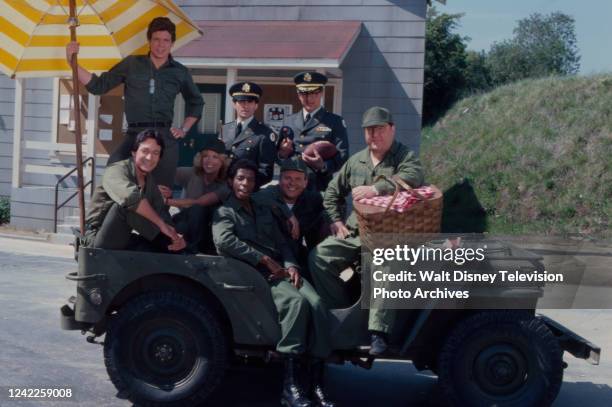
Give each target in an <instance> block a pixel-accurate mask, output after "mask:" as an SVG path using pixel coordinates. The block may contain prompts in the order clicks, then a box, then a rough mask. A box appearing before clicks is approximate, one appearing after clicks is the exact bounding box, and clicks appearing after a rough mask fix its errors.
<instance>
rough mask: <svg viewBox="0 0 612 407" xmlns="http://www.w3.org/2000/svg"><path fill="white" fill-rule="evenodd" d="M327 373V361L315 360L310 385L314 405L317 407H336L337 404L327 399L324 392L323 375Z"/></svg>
mask: <svg viewBox="0 0 612 407" xmlns="http://www.w3.org/2000/svg"><path fill="white" fill-rule="evenodd" d="M324 372H325V361H324V360H322V359H314V360H313V361H312V364H311V365H310V375H311V376H310V380H311V382H310V384H311V386H312V390H311V396H310V398H311V400H312V404H313V405H314V406H317V407H335V404H334V403H333V402H332V401H330V400H329V398H327V395H326V394H325V392H324V390H323V375H324Z"/></svg>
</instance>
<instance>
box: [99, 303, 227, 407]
mask: <svg viewBox="0 0 612 407" xmlns="http://www.w3.org/2000/svg"><path fill="white" fill-rule="evenodd" d="M227 353H228V350H227V340H226V338H225V336H224V334H223V331H222V329H221V327H220V325H219V322H218V320H217V318H215V315H214V313H213V312H211V310H210V309H209V307H207V306H206V304H204V303H202V302H200V301H197V300H195V299H193V298H191V297H188V296H184V295H181V294H178V293H173V292H153V293H148V294H143V295H141V296H138V297H136V298H134V299H133V300H131V301H129V302H128V303H127V304H126V305H125V306H123V307H122V308H121V309H119V310H118V312H117V313H116V314H115V315H112V316H111V319H110V324H109V327H108V330H107V332H106V337H105V340H104V361H105V364H106V370H107V372H108V375H109V376H110V379H111V381H112V382H113V384H114V385H115V387H116V388H117V390H118V391H119V396H120V397H125V398H128V399H129V400H130V401H132V402H134V403H135V404H137V405H141V406H174V405H177V406H178V405H181V406H184V405H195V404H198V403H201V402H202V401H203V400H204V399H206V398H207V397H208V396H209V395H210V393H211V392H212V391H213V390H214V389H215V387H216V386H217V385H218V384H219V383H220V381H221V378H222V377H223V373H224V371H225V367H226V364H227Z"/></svg>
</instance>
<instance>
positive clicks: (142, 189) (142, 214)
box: [83, 130, 185, 251]
mask: <svg viewBox="0 0 612 407" xmlns="http://www.w3.org/2000/svg"><path fill="white" fill-rule="evenodd" d="M163 153H164V140H163V138H162V137H161V135H159V133H157V132H156V131H155V130H144V131H142V132H140V133H139V134H138V135H137V136H136V141H135V143H134V146H133V149H132V157H131V158H128V159H127V160H122V161H118V162H116V163H114V164H111V165H109V166H108V167H107V168H106V170H105V171H104V176H103V177H102V184H101V185H98V187H96V190H95V192H94V195H93V198H92V202H91V205H90V207H89V212H88V214H87V218H86V221H85V222H86V231H85V233H84V239H83V240H84V244H85V245H86V246H88V247H94V248H99V249H111V250H121V249H128V248H140V247H142V243H144V242H143V241H142V240H143V239H144V240H145V241H147V242H149V244H147V246H152V247H153V249H154V250H159V251H179V250H182V249H184V248H185V240H184V239H183V237H182V236H181V235H179V234H177V233H176V231H175V230H174V228H173V227H172V226H171V224H170V220H169V215H168V212H167V211H166V210H164V206H165V205H164V198H163V197H162V195H161V192H160V191H159V189H158V187H157V185H156V183H155V180H154V178H153V176H152V175H151V172H152V171H153V170H154V169H155V167H156V166H157V163H158V162H159V160H160V158H161V157H162V156H163ZM132 230H136V231H137V232H138V235H135V234H133V233H132Z"/></svg>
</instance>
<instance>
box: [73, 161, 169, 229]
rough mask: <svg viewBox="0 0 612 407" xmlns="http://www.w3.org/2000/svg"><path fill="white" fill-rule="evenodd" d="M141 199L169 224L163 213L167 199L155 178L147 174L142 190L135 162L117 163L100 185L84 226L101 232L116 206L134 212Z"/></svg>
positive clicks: (105, 175)
mask: <svg viewBox="0 0 612 407" xmlns="http://www.w3.org/2000/svg"><path fill="white" fill-rule="evenodd" d="M142 199H146V200H147V201H149V204H151V206H152V207H153V209H155V212H157V213H158V214H159V215H160V216H161V217H162V218H164V220H165V221H167V222H168V223H170V219H169V216H168V213H167V211H165V210H164V198H163V197H162V195H161V193H160V192H159V188H158V187H157V183H156V182H155V180H154V179H153V176H151V175H147V176H146V178H145V186H144V188H143V189H140V187H139V186H138V180H137V179H136V167H135V165H134V160H133V159H131V158H128V159H127V160H123V161H117V162H115V163H113V164H111V165H109V166H108V167H106V170H104V175H103V176H102V184H101V185H98V186H97V187H96V189H95V191H94V194H93V197H92V198H91V204H90V205H89V211H88V212H87V217H86V219H85V223H86V224H87V225H88V226H89V227H90V228H91V229H98V228H99V227H100V226H101V225H102V222H104V218H105V217H106V214H107V212H108V210H109V209H110V208H111V206H112V205H113V204H114V203H117V204H119V205H120V206H122V207H124V208H126V209H128V210H133V211H135V210H136V208H137V207H138V204H139V203H140V201H141V200H142Z"/></svg>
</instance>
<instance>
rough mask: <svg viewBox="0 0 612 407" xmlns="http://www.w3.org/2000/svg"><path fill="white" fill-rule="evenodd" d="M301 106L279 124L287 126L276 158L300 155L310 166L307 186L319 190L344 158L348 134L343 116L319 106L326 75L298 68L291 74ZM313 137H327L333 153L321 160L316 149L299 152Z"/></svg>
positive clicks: (346, 151)
mask: <svg viewBox="0 0 612 407" xmlns="http://www.w3.org/2000/svg"><path fill="white" fill-rule="evenodd" d="M293 81H294V82H295V86H296V89H297V95H298V99H299V100H300V104H301V105H302V110H300V111H299V112H297V113H295V114H292V115H291V116H288V117H287V118H286V119H285V121H284V123H283V126H284V127H286V128H288V129H290V130H289V131H287V133H288V134H287V135H286V136H285V135H284V134H281V137H282V138H283V139H282V141H280V143H279V158H281V159H285V158H288V157H291V156H301V157H302V159H303V160H304V162H305V163H306V164H307V165H308V167H310V169H311V170H312V174H311V176H310V182H309V189H316V190H318V191H323V190H325V188H326V187H327V184H328V183H329V181H330V180H331V179H332V176H333V174H334V173H335V172H336V171H338V169H339V168H340V167H341V166H342V164H344V162H345V161H346V160H347V159H348V136H347V132H346V123H345V121H344V119H343V118H342V117H340V116H338V115H336V114H333V113H330V112H328V111H327V110H325V107H323V106H321V99H322V98H323V91H324V89H325V84H326V83H327V77H326V76H325V75H323V74H322V73H319V72H302V73H299V74H298V75H296V76H295V77H294V78H293ZM317 141H328V142H330V143H331V144H332V145H334V146H335V148H336V150H337V153H336V154H335V155H334V156H333V157H332V158H330V159H327V160H324V159H323V158H322V157H321V156H320V155H319V154H318V153H316V152H314V154H313V155H309V154H303V153H304V151H305V150H306V148H307V147H308V146H309V145H310V144H312V143H315V142H317Z"/></svg>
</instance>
